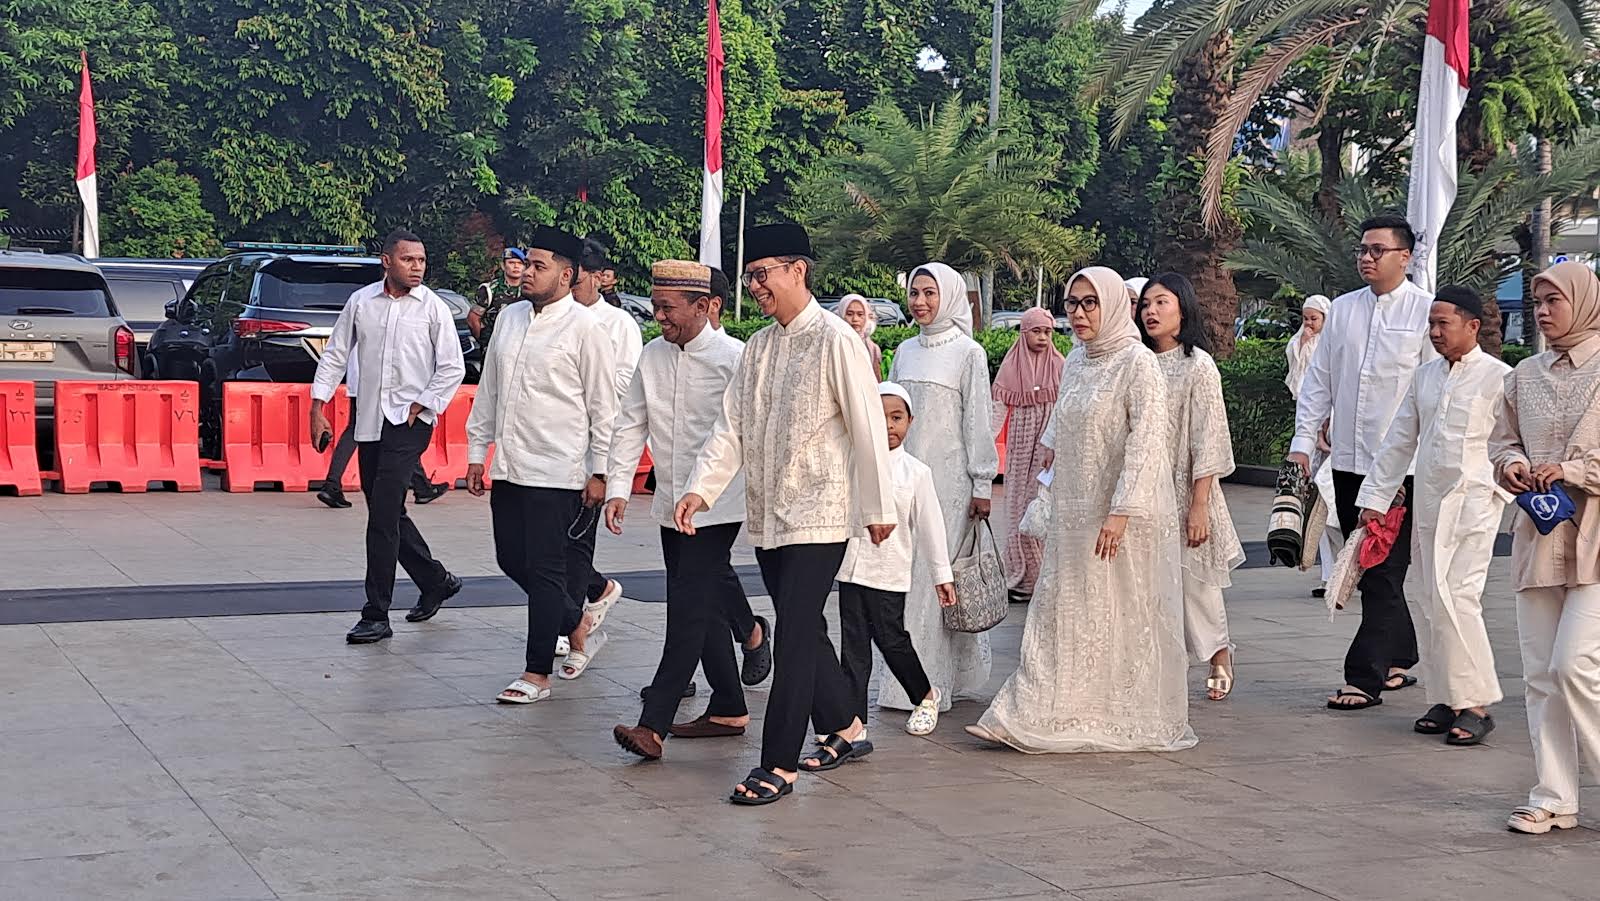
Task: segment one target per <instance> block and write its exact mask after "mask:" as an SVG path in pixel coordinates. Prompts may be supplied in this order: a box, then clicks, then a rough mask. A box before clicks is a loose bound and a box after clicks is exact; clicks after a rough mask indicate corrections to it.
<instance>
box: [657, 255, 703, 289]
mask: <svg viewBox="0 0 1600 901" xmlns="http://www.w3.org/2000/svg"><path fill="white" fill-rule="evenodd" d="M650 287H651V288H652V289H655V288H661V289H664V290H668V291H692V292H694V293H696V294H710V293H711V267H709V266H706V265H704V264H702V263H696V262H693V261H691V260H660V261H658V262H656V263H655V264H654V265H652V266H651V267H650Z"/></svg>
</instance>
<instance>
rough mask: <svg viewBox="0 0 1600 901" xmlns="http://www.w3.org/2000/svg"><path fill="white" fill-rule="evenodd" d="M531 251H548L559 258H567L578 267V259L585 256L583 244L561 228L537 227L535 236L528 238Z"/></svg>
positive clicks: (534, 230)
mask: <svg viewBox="0 0 1600 901" xmlns="http://www.w3.org/2000/svg"><path fill="white" fill-rule="evenodd" d="M528 249H529V250H548V251H550V252H551V253H553V254H555V255H556V256H558V257H565V258H566V259H567V260H569V261H571V263H572V264H573V265H574V266H576V265H577V264H578V259H579V258H580V257H582V256H583V242H582V241H579V240H578V239H577V238H575V237H573V236H572V235H569V234H567V233H566V232H564V231H562V230H561V229H559V228H551V227H550V226H548V225H536V226H534V229H533V235H532V236H531V237H529V238H528Z"/></svg>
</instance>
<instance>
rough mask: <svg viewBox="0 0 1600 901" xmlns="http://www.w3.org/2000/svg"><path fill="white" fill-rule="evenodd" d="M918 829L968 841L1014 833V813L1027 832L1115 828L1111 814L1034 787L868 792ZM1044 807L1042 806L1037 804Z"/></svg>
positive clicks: (1022, 784) (992, 785) (1007, 785)
mask: <svg viewBox="0 0 1600 901" xmlns="http://www.w3.org/2000/svg"><path fill="white" fill-rule="evenodd" d="M865 794H866V796H867V797H869V798H871V799H872V800H874V801H876V802H878V803H879V804H882V805H883V806H885V807H887V808H889V809H891V810H895V811H898V812H899V813H901V814H903V815H904V816H906V817H907V818H909V819H910V820H912V821H914V822H915V823H917V824H918V825H923V826H927V827H929V828H932V829H936V830H938V831H939V832H942V833H944V834H945V835H950V836H955V837H969V836H975V835H987V834H993V833H997V832H1006V831H1012V830H1014V829H1015V828H1016V825H1017V812H1018V811H1019V810H1027V811H1028V812H1029V814H1028V822H1029V828H1033V829H1067V828H1071V827H1073V826H1094V825H1099V824H1104V823H1108V822H1119V821H1120V820H1121V818H1119V817H1118V816H1116V815H1115V814H1112V813H1108V812H1106V811H1105V810H1103V809H1101V808H1099V807H1096V806H1094V805H1093V804H1090V803H1086V802H1084V801H1080V800H1077V799H1075V798H1070V797H1067V796H1065V795H1062V794H1061V793H1059V792H1055V791H1053V790H1052V789H1049V788H1046V787H1045V786H1042V785H1040V784H1039V783H1037V782H1027V781H1020V780H1019V781H1012V782H991V783H987V784H984V785H953V786H942V787H934V788H928V789H926V790H919V791H915V792H909V791H902V792H866V793H865ZM1044 798H1047V799H1048V800H1047V801H1044V802H1043V803H1041V799H1044Z"/></svg>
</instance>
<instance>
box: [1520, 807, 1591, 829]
mask: <svg viewBox="0 0 1600 901" xmlns="http://www.w3.org/2000/svg"><path fill="white" fill-rule="evenodd" d="M1577 826H1578V815H1577V814H1575V813H1551V812H1550V811H1548V810H1545V809H1544V808H1543V807H1518V808H1516V809H1515V810H1513V811H1511V819H1509V820H1506V828H1507V829H1510V830H1511V831H1512V832H1523V833H1526V834H1528V835H1544V834H1545V833H1546V832H1549V831H1550V830H1552V829H1575V828H1577Z"/></svg>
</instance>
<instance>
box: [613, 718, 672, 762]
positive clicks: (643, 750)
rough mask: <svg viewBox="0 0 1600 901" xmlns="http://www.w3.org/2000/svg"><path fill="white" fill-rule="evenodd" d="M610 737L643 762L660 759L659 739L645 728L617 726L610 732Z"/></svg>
mask: <svg viewBox="0 0 1600 901" xmlns="http://www.w3.org/2000/svg"><path fill="white" fill-rule="evenodd" d="M611 737H612V738H615V739H616V740H617V744H619V745H621V746H622V748H623V749H624V750H627V751H632V752H633V753H635V754H638V755H639V756H640V757H643V758H644V759H645V760H660V759H661V739H660V738H659V737H657V736H656V734H655V733H654V732H652V731H650V729H649V727H647V726H617V727H616V728H615V729H612V730H611Z"/></svg>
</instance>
